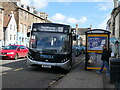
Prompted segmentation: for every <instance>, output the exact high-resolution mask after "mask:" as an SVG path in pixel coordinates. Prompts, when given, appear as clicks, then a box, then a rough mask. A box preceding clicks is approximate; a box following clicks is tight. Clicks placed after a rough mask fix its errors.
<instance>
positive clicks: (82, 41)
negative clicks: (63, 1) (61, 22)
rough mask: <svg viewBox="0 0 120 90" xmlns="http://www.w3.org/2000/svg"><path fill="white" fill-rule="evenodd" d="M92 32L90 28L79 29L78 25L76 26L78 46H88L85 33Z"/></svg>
mask: <svg viewBox="0 0 120 90" xmlns="http://www.w3.org/2000/svg"><path fill="white" fill-rule="evenodd" d="M88 30H90V28H78V25H76V34H77V39H78V41H77V45H83V46H85V45H86V35H85V32H86V31H88Z"/></svg>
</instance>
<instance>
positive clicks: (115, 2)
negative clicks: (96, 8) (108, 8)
mask: <svg viewBox="0 0 120 90" xmlns="http://www.w3.org/2000/svg"><path fill="white" fill-rule="evenodd" d="M113 2H114V8H116V7H118V0H113Z"/></svg>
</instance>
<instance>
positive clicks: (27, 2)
mask: <svg viewBox="0 0 120 90" xmlns="http://www.w3.org/2000/svg"><path fill="white" fill-rule="evenodd" d="M21 3H22V4H24V5H31V1H30V0H21Z"/></svg>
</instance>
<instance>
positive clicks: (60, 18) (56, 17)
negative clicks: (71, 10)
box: [51, 13, 66, 21]
mask: <svg viewBox="0 0 120 90" xmlns="http://www.w3.org/2000/svg"><path fill="white" fill-rule="evenodd" d="M51 19H52V20H54V21H63V20H65V19H66V16H64V15H63V14H61V13H56V14H55V15H54V16H53V17H52V18H51Z"/></svg>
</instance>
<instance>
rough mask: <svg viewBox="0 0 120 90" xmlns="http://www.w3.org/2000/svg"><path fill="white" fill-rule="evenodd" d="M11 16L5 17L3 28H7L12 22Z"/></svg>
mask: <svg viewBox="0 0 120 90" xmlns="http://www.w3.org/2000/svg"><path fill="white" fill-rule="evenodd" d="M10 19H11V16H8V15H5V16H4V22H3V27H7V26H8V24H9V22H10Z"/></svg>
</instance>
